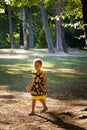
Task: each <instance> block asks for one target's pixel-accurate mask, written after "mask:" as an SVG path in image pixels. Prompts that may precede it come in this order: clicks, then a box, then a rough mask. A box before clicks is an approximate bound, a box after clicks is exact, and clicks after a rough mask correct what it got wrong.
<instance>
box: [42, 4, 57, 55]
mask: <svg viewBox="0 0 87 130" xmlns="http://www.w3.org/2000/svg"><path fill="white" fill-rule="evenodd" d="M40 9H41V14H42V21H43V24H44V29H45V35H46V41H47V44H48V50H49V52H50V53H54V49H53V42H52V38H51V34H50V28H49V24H48V18H47V14H46V11H45V9H44V3H43V2H40ZM42 42H43V41H42Z"/></svg>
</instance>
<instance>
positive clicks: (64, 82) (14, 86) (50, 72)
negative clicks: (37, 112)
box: [0, 57, 87, 95]
mask: <svg viewBox="0 0 87 130" xmlns="http://www.w3.org/2000/svg"><path fill="white" fill-rule="evenodd" d="M33 59H34V57H29V58H26V59H5V58H4V59H0V86H2V87H4V86H8V87H9V89H11V90H17V91H25V87H26V85H27V84H28V83H29V81H30V80H31V78H32V74H31V71H32V69H33V65H32V63H33ZM42 60H43V61H44V65H43V69H44V70H45V73H46V76H47V87H48V95H52V94H53V93H54V92H56V91H59V89H61V90H60V91H62V92H61V93H63V92H64V93H66V91H65V88H67V89H69V88H70V87H71V88H72V91H73V89H75V87H76V89H77V88H79V86H80V88H81V87H84V88H85V89H86V86H87V58H75V57H73V58H72V57H42ZM72 86H73V87H72ZM86 90H87V89H86ZM68 91H69V90H68ZM84 92H85V91H84Z"/></svg>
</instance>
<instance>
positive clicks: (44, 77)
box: [42, 73, 46, 91]
mask: <svg viewBox="0 0 87 130" xmlns="http://www.w3.org/2000/svg"><path fill="white" fill-rule="evenodd" d="M42 77H43V81H44V85H43V91H45V88H46V75H45V73H42Z"/></svg>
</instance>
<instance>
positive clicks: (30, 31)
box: [28, 7, 34, 48]
mask: <svg viewBox="0 0 87 130" xmlns="http://www.w3.org/2000/svg"><path fill="white" fill-rule="evenodd" d="M28 22H29V48H33V47H34V38H33V27H32V25H33V23H32V12H31V7H28Z"/></svg>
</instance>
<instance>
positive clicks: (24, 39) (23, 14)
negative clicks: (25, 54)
mask: <svg viewBox="0 0 87 130" xmlns="http://www.w3.org/2000/svg"><path fill="white" fill-rule="evenodd" d="M25 17H26V16H25V7H24V6H23V7H22V28H23V43H24V49H25V50H27V49H28V46H27V36H26V21H25V20H26V18H25Z"/></svg>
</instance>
